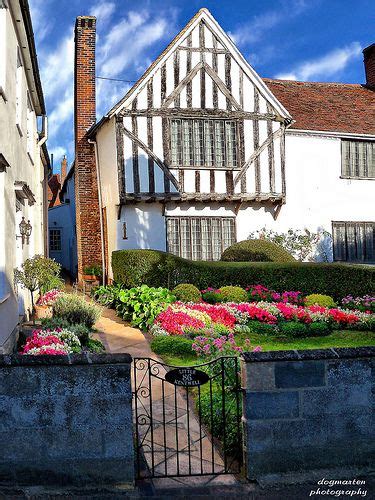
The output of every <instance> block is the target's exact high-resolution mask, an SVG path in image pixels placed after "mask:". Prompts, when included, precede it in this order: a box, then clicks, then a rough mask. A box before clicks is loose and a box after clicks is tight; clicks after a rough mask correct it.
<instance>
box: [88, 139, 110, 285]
mask: <svg viewBox="0 0 375 500" xmlns="http://www.w3.org/2000/svg"><path fill="white" fill-rule="evenodd" d="M88 142H89V144H93V145H94V149H95V165H96V178H97V179H98V198H99V219H100V239H101V248H102V276H103V285H105V284H106V275H105V248H104V226H103V208H102V207H103V203H102V183H101V180H100V168H99V154H98V144H97V142H96V141H94V140H92V139H88Z"/></svg>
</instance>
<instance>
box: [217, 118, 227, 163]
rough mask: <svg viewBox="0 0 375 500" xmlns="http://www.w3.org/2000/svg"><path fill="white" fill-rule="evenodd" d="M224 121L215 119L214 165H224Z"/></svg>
mask: <svg viewBox="0 0 375 500" xmlns="http://www.w3.org/2000/svg"><path fill="white" fill-rule="evenodd" d="M224 153H225V146H224V123H223V122H221V121H215V165H216V166H217V167H222V166H224Z"/></svg>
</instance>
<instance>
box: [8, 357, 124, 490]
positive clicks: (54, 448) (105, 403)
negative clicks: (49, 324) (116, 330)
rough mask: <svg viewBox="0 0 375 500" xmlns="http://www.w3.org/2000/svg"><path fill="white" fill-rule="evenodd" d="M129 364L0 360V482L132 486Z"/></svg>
mask: <svg viewBox="0 0 375 500" xmlns="http://www.w3.org/2000/svg"><path fill="white" fill-rule="evenodd" d="M130 363H131V357H130V356H129V355H128V354H104V355H94V354H90V355H88V354H82V355H70V356H18V355H10V356H4V355H3V356H0V430H1V432H0V450H1V452H0V481H2V482H9V483H13V484H14V483H19V484H22V483H28V484H31V483H33V484H41V483H50V484H53V483H60V484H64V483H70V484H85V483H104V482H105V483H111V482H112V483H114V482H121V483H133V480H134V455H133V430H132V415H131V397H132V393H131V384H130Z"/></svg>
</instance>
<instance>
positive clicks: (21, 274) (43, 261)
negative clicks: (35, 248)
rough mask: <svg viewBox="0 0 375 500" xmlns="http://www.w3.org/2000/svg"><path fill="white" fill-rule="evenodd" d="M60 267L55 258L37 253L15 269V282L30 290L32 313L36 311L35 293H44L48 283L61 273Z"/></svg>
mask: <svg viewBox="0 0 375 500" xmlns="http://www.w3.org/2000/svg"><path fill="white" fill-rule="evenodd" d="M60 268H61V266H60V264H58V263H57V262H55V261H54V260H53V259H47V258H46V257H43V256H42V255H35V256H34V257H32V258H31V259H26V260H25V262H24V263H23V264H22V266H21V268H20V269H15V270H14V282H15V284H16V285H17V284H18V285H21V286H22V287H23V288H26V289H27V290H29V292H30V297H31V314H33V313H34V309H35V302H34V293H35V292H36V291H39V294H40V295H42V290H43V288H44V287H45V285H46V283H50V282H51V280H52V281H53V279H54V278H56V277H57V276H58V275H59V273H60ZM34 322H35V318H34Z"/></svg>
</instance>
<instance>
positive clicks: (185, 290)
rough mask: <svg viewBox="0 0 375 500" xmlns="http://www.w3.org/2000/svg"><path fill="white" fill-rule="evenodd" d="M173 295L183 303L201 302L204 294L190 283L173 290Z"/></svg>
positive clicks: (182, 284)
mask: <svg viewBox="0 0 375 500" xmlns="http://www.w3.org/2000/svg"><path fill="white" fill-rule="evenodd" d="M172 293H173V295H174V296H175V297H176V299H177V300H180V301H181V302H200V301H201V300H202V294H201V292H200V290H199V289H198V288H197V287H196V286H195V285H192V284H190V283H181V285H177V286H176V287H175V288H174V289H173V290H172Z"/></svg>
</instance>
